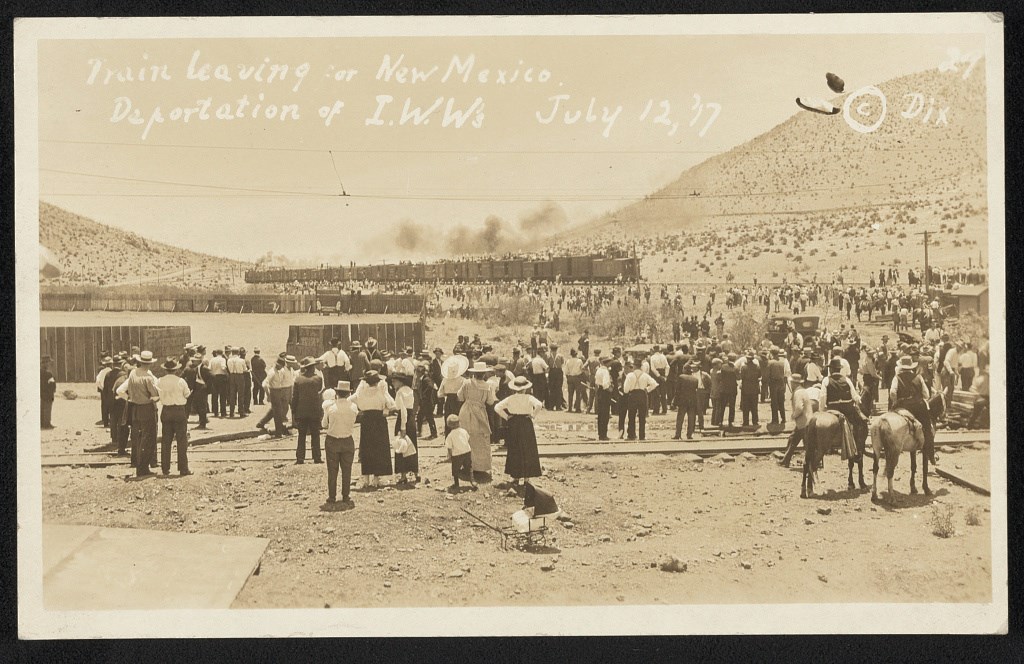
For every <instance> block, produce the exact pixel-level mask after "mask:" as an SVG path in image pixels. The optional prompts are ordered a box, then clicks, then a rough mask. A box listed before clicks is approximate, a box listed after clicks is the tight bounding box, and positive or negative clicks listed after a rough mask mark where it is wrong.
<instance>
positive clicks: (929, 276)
mask: <svg viewBox="0 0 1024 664" xmlns="http://www.w3.org/2000/svg"><path fill="white" fill-rule="evenodd" d="M929 232H930V231H921V232H920V233H917V235H923V236H924V294H925V296H926V297H927V296H928V286H929V285H930V284H931V279H932V273H931V270H930V269H929V268H928V233H929Z"/></svg>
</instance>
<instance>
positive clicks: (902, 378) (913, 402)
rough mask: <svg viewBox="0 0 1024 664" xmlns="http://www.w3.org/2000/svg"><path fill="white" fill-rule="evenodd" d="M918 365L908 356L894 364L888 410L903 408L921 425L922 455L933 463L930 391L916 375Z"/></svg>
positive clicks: (933, 447)
mask: <svg viewBox="0 0 1024 664" xmlns="http://www.w3.org/2000/svg"><path fill="white" fill-rule="evenodd" d="M917 368H918V364H917V362H915V361H914V358H912V357H911V356H909V355H904V356H903V357H901V358H900V359H899V362H897V364H896V369H897V373H896V377H895V378H893V379H892V383H891V384H890V385H889V404H890V406H889V407H890V409H896V408H903V409H905V410H907V411H909V412H910V414H911V415H913V416H914V418H915V419H917V421H918V422H920V423H921V429H922V430H923V431H924V453H925V455H926V456H927V457H928V460H929V461H931V462H932V463H934V462H935V461H934V460H935V430H934V428H933V427H932V417H931V413H930V412H929V410H928V401H929V399H931V391H930V390H929V389H928V384H927V383H926V382H925V380H924V378H922V377H921V375H920V374H919V373H917Z"/></svg>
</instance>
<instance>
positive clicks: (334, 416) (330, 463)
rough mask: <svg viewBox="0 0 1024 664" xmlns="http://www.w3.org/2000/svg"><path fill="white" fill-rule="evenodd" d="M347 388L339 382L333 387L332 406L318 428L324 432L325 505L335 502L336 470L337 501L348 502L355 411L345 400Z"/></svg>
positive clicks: (345, 382) (346, 383) (353, 454)
mask: <svg viewBox="0 0 1024 664" xmlns="http://www.w3.org/2000/svg"><path fill="white" fill-rule="evenodd" d="M349 392H350V385H349V382H348V381H347V380H344V381H339V382H338V383H337V388H335V400H334V403H333V404H331V405H329V406H328V407H327V408H325V409H324V417H323V420H322V421H321V423H320V424H321V426H322V427H323V429H324V434H325V436H326V438H325V439H324V449H325V451H326V452H327V502H328V503H333V502H335V500H336V498H337V495H338V471H339V470H341V502H342V503H343V504H348V503H351V502H352V501H351V500H350V499H349V487H350V486H351V484H352V460H353V459H354V458H355V454H356V444H355V441H354V439H353V438H352V430H353V428H355V424H356V416H357V415H358V414H359V408H358V407H356V405H355V404H354V403H352V402H351V401H349V400H348V396H349Z"/></svg>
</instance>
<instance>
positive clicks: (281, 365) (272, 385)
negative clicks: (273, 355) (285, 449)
mask: <svg viewBox="0 0 1024 664" xmlns="http://www.w3.org/2000/svg"><path fill="white" fill-rule="evenodd" d="M294 359H295V358H294V357H292V356H291V355H287V356H285V357H278V358H277V363H276V364H275V365H274V368H273V369H271V370H270V371H269V372H268V373H267V378H266V380H264V381H263V389H264V390H266V392H267V395H268V396H269V397H270V410H269V411H267V414H266V415H264V416H263V419H261V420H260V421H259V424H257V425H256V428H257V429H259V430H260V431H263V432H264V433H266V431H267V429H266V425H267V422H269V421H270V418H271V417H272V418H273V419H274V435H275V436H284V435H287V434H288V429H286V428H285V426H284V421H285V418H286V417H287V416H288V407H289V404H290V403H291V400H292V386H294V385H295V371H294V369H292V368H291V367H290V366H289V364H288V363H289V362H290V361H294Z"/></svg>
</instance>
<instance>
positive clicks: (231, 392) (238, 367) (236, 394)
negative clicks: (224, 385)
mask: <svg viewBox="0 0 1024 664" xmlns="http://www.w3.org/2000/svg"><path fill="white" fill-rule="evenodd" d="M226 364H227V371H228V417H234V416H235V406H238V416H239V417H242V416H243V415H244V414H245V404H244V403H243V402H242V395H243V394H244V393H245V382H246V380H247V379H246V376H245V372H246V371H247V370H248V369H249V367H248V365H247V364H246V363H245V360H243V359H242V357H241V356H240V355H239V354H238V349H237V348H231V349H229V350H228V359H227V362H226Z"/></svg>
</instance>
